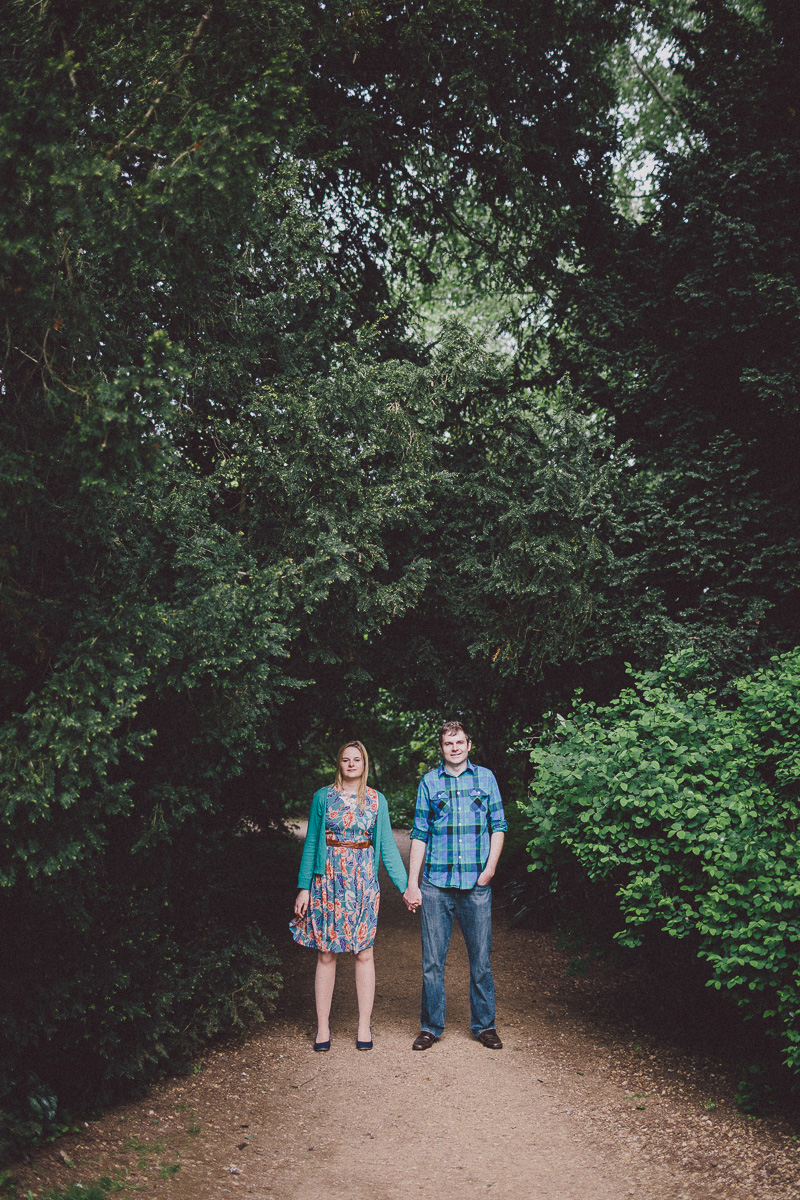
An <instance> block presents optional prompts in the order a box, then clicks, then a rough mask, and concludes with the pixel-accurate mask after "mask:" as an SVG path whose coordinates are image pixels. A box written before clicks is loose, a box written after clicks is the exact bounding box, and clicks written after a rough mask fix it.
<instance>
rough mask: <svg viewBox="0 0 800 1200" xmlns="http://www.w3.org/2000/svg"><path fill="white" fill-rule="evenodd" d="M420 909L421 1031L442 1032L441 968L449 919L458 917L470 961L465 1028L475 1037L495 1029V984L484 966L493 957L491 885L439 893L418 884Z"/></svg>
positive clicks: (450, 931)
mask: <svg viewBox="0 0 800 1200" xmlns="http://www.w3.org/2000/svg"><path fill="white" fill-rule="evenodd" d="M420 888H421V889H422V908H421V909H420V918H421V919H420V928H421V930H422V1019H421V1021H420V1028H422V1029H427V1030H428V1031H429V1032H430V1033H432V1034H433V1035H434V1037H441V1035H442V1033H443V1032H444V1016H445V1007H446V1000H445V994H444V964H445V959H446V958H447V951H448V948H449V946H450V938H451V937H452V934H453V917H458V923H459V925H460V926H461V932H462V933H463V934H464V941H465V942H466V944H467V954H468V956H469V1015H470V1028H471V1029H472V1032H473V1033H474V1034H475V1036H476V1037H477V1036H478V1034H479V1033H483V1031H484V1029H494V1025H495V1015H494V978H493V977H492V968H491V964H490V962H489V956H490V954H491V952H492V888H491V885H487V886H486V887H478V886H477V885H476V886H475V887H474V888H472V889H471V890H470V891H461V890H460V889H459V888H440V887H435V886H434V884H432V883H429V882H428V880H427V879H424V878H423V880H422V882H421V883H420Z"/></svg>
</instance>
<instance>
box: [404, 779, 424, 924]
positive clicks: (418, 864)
mask: <svg viewBox="0 0 800 1200" xmlns="http://www.w3.org/2000/svg"><path fill="white" fill-rule="evenodd" d="M429 809H430V797H429V796H428V790H427V788H426V787H425V776H424V775H423V777H422V779H420V781H419V787H418V788H417V800H416V804H415V805H414V828H413V829H412V830H411V855H410V857H409V862H408V887H407V888H406V890H405V892H404V893H403V900H404V901H405V905H406V908H407V909H408V911H409V912H416V911H417V909H418V908H419V906H420V905H421V904H422V892H421V891H420V890H419V876H420V872H421V870H422V864H423V863H424V862H425V850H426V848H427V845H428V837H429V836H430V830H429V828H428V811H429Z"/></svg>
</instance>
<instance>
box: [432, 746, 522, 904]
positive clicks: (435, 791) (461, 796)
mask: <svg viewBox="0 0 800 1200" xmlns="http://www.w3.org/2000/svg"><path fill="white" fill-rule="evenodd" d="M506 829H508V823H507V821H506V818H505V813H504V812H503V801H502V800H501V799H500V792H499V790H498V787H497V780H496V779H495V777H494V775H493V774H492V772H491V771H489V770H487V768H486V767H476V766H474V765H473V764H472V763H471V762H470V761H469V759H467V765H466V768H465V769H464V770H463V771H462V772H461V774H460V775H451V774H450V773H449V771H446V770H445V766H444V763H443V762H442V763H440V764H439V766H438V767H436V769H435V770H433V771H428V773H427V775H423V776H422V779H420V781H419V787H418V789H417V806H416V809H415V810H414V828H413V829H412V830H411V836H412V838H417V839H418V840H419V841H421V842H427V843H428V849H427V853H426V855H425V868H424V871H423V874H424V877H425V879H427V881H428V883H432V884H434V886H435V887H451V888H461V889H463V890H467V889H469V888H473V887H474V886H475V884H476V882H477V880H478V876H479V875H480V873H481V871H482V870H483V868H484V867H485V866H486V860H487V858H488V857H489V845H490V842H491V839H492V834H493V833H501V832H504V831H505V830H506Z"/></svg>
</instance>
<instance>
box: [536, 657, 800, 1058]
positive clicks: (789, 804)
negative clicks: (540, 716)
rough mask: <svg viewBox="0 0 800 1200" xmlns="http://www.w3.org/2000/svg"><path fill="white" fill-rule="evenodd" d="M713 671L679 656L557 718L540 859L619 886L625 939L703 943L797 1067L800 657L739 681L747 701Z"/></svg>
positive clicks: (547, 753)
mask: <svg viewBox="0 0 800 1200" xmlns="http://www.w3.org/2000/svg"><path fill="white" fill-rule="evenodd" d="M706 670H707V664H706V663H704V662H703V661H702V660H698V659H696V658H694V657H693V656H692V655H691V654H689V653H686V654H683V655H675V656H673V657H672V658H670V659H668V660H667V662H666V663H665V665H664V666H663V667H662V668H661V669H657V670H651V671H646V672H642V673H640V674H637V675H636V684H635V686H634V687H631V688H626V689H625V690H624V691H623V692H622V693H621V694H620V696H619V697H618V698H617V699H616V700H614V701H612V703H611V704H610V705H608V706H605V707H598V706H596V705H594V704H592V703H591V702H584V703H578V704H576V706H575V708H574V711H573V712H572V713H571V714H570V716H569V718H568V719H566V720H565V719H564V718H560V720H558V721H557V722H556V723H555V728H554V730H553V732H552V735H551V737H550V738H548V739H546V740H544V741H543V742H542V744H540V745H538V746H536V747H535V748H534V750H533V752H532V759H533V762H534V764H535V768H536V782H535V785H534V789H533V795H532V799H531V801H530V803H529V805H528V806H527V810H526V811H527V817H528V820H529V824H530V829H531V831H532V833H533V841H532V843H531V852H532V855H533V862H534V865H535V866H538V867H543V866H549V867H550V868H552V869H553V870H554V871H555V872H556V873H557V872H558V869H559V865H566V864H571V863H572V862H573V861H577V863H579V864H580V867H581V868H582V870H583V872H585V874H586V876H587V877H588V878H589V879H591V880H592V881H598V880H603V881H607V882H609V883H610V884H611V885H612V886H613V888H614V891H615V894H616V897H617V900H618V903H619V917H620V928H619V929H618V932H617V935H616V936H617V937H618V939H619V940H620V941H622V942H623V943H624V944H625V945H629V946H635V945H637V944H639V942H640V941H641V937H642V930H643V927H645V926H647V925H648V924H654V925H655V926H657V927H658V928H659V929H661V930H663V931H664V932H665V933H667V934H669V936H670V937H673V938H688V939H691V940H692V942H693V943H694V944H696V951H697V954H698V955H699V956H700V958H701V959H703V960H704V961H705V962H706V963H707V966H708V978H709V982H710V983H712V984H713V986H715V987H717V988H725V989H728V990H730V991H731V992H732V993H733V994H735V996H736V999H737V1000H738V1002H739V1004H741V1005H743V1006H745V1007H746V1008H747V1009H748V1010H752V1011H753V1012H754V1013H756V1014H758V1015H760V1016H761V1017H763V1018H764V1019H766V1020H767V1021H768V1022H769V1023H770V1025H771V1027H772V1028H773V1030H774V1031H775V1032H776V1033H777V1034H778V1035H779V1037H780V1038H781V1042H782V1046H783V1052H784V1060H785V1062H786V1063H787V1064H788V1065H789V1066H791V1067H792V1068H793V1069H795V1070H796V1069H797V1068H798V1067H799V1066H800V1029H799V1028H798V1018H800V970H799V969H798V962H797V946H798V944H800V882H798V875H799V874H800V872H799V870H798V863H799V860H800V841H799V840H798V833H797V824H798V815H800V806H799V803H798V801H799V799H800V797H798V763H799V762H800V758H799V757H798V756H799V755H800V653H798V652H797V651H792V652H791V653H788V654H785V655H782V656H778V657H776V658H775V659H773V662H772V664H771V665H770V666H769V667H766V668H763V669H762V670H761V671H758V672H757V673H756V674H754V675H751V676H748V677H746V678H745V679H742V680H739V681H737V682H736V684H735V693H736V697H737V700H738V703H737V704H736V705H735V706H734V707H723V706H721V705H720V703H719V701H718V699H717V698H716V697H715V695H714V693H713V691H712V690H710V689H709V688H708V686H707V684H706V683H705V680H704V675H705V672H706Z"/></svg>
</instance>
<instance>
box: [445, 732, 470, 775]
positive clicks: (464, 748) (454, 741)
mask: <svg viewBox="0 0 800 1200" xmlns="http://www.w3.org/2000/svg"><path fill="white" fill-rule="evenodd" d="M471 746H472V742H471V741H469V739H468V738H467V737H466V735H465V734H463V733H461V732H460V731H459V732H458V733H446V734H445V735H444V737H443V738H442V758H443V759H444V765H445V766H446V767H461V766H463V765H464V763H465V762H466V761H467V758H468V757H469V751H470V747H471Z"/></svg>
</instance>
